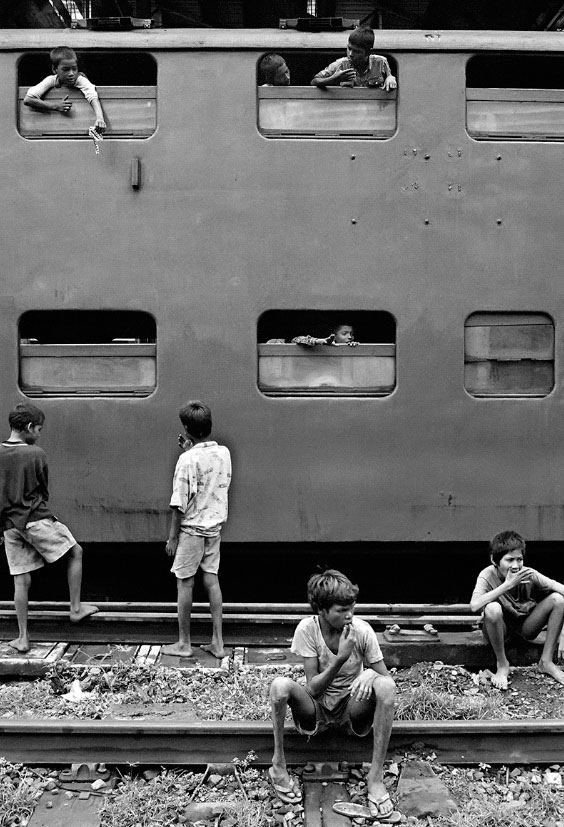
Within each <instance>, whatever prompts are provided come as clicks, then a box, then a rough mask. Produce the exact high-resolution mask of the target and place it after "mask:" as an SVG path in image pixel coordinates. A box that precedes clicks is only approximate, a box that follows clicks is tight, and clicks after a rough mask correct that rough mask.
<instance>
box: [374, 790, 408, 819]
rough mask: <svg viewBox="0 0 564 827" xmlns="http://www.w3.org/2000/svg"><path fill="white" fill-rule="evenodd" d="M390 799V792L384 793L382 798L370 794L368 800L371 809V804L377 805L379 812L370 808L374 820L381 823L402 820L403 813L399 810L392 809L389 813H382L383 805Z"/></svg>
mask: <svg viewBox="0 0 564 827" xmlns="http://www.w3.org/2000/svg"><path fill="white" fill-rule="evenodd" d="M389 800H390V796H389V795H388V793H386V795H383V796H382V798H379V799H378V800H376V799H375V798H373V797H372V796H371V795H370V793H369V794H368V802H369V807H368V808H369V809H370V804H373V805H374V806H375V807H376V810H377V812H376V813H373V812H372V811H371V810H370V816H369V818H371V819H373V820H374V821H379V822H380V823H381V824H397V823H398V822H399V821H401V813H398V811H397V810H391V811H390V812H389V813H387V814H384V813H382V805H383V804H385V803H386V801H389Z"/></svg>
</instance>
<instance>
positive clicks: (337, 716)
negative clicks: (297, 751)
mask: <svg viewBox="0 0 564 827" xmlns="http://www.w3.org/2000/svg"><path fill="white" fill-rule="evenodd" d="M304 689H305V690H306V692H307V694H308V695H309V696H310V698H311V700H312V701H313V703H314V706H315V727H314V728H313V729H312V730H307V729H304V728H303V727H302V726H301V724H300V722H299V721H297V720H296V719H295V718H294V726H295V727H296V729H297V730H298V732H299V733H300V735H307V736H308V737H310V738H311V736H312V735H317V734H318V733H320V732H325V730H326V729H336V728H342V729H345V730H346V732H348V733H349V734H350V735H358V736H359V737H360V738H364V736H365V735H368V733H369V732H370V730H371V729H372V720H373V716H371V720H370V723H369V724H368V726H367V727H366V729H365V730H364V732H356V731H355V729H354V727H353V723H352V721H351V710H350V700H351V697H350V695H345V697H344V698H342V699H341V700H340V701H339V703H338V704H337V706H336V707H334V708H333V709H327V707H325V706H323V704H320V703H319V701H318V700H317V699H316V698H314V697H313V695H312V694H311V693H310V692H309V691H308V690H307V689H306V687H304ZM372 697H374V695H372Z"/></svg>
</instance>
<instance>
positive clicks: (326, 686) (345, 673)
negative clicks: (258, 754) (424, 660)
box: [269, 569, 401, 823]
mask: <svg viewBox="0 0 564 827" xmlns="http://www.w3.org/2000/svg"><path fill="white" fill-rule="evenodd" d="M307 593H308V600H309V603H310V605H311V608H312V609H313V611H314V612H315V614H314V615H313V616H311V617H307V618H304V620H301V621H300V622H299V624H298V626H297V628H296V631H295V632H294V638H293V640H292V646H291V651H292V652H294V654H296V655H300V657H301V658H302V659H303V665H304V670H305V676H306V685H305V686H302V685H300V684H298V683H296V682H295V681H293V680H291V679H290V678H284V677H278V678H275V679H274V680H273V682H272V685H271V688H270V700H271V707H272V713H271V717H272V725H273V729H274V754H273V756H272V767H271V768H270V770H269V774H270V778H271V781H272V784H273V787H274V790H275V792H276V794H277V795H278V797H279V798H280V800H281V801H283V802H286V803H291V802H295V801H298V800H299V799H300V792H299V789H298V788H297V786H296V782H295V780H294V779H292V778H291V777H290V775H289V773H288V769H287V767H286V758H285V756H284V720H285V718H286V710H287V708H288V707H290V710H291V712H292V715H293V718H294V724H295V726H296V729H297V730H298V732H300V733H301V734H302V735H308V736H311V735H316V734H317V733H318V732H322V731H323V730H325V729H328V728H333V727H342V728H344V729H345V730H346V731H347V732H349V733H352V734H353V735H359V736H364V735H367V734H368V733H369V732H370V730H371V729H373V747H372V763H371V766H370V771H369V773H368V777H367V779H366V783H367V788H368V805H369V808H370V816H371V818H374V819H378V820H379V821H383V822H387V823H396V822H398V821H400V818H401V816H400V814H399V813H398V812H396V811H394V809H393V805H392V802H391V800H390V796H389V795H388V793H387V791H386V787H385V786H384V782H383V768H384V759H385V757H386V750H387V748H388V742H389V740H390V733H391V730H392V720H393V717H394V699H395V691H396V687H395V683H394V681H393V680H392V678H391V677H390V675H389V673H388V670H387V669H386V666H385V664H384V659H383V656H382V652H381V650H380V646H379V644H378V639H377V637H376V634H375V632H374V630H373V629H372V627H371V626H370V625H369V624H368V623H366V621H364V620H359V619H358V618H355V617H354V607H355V603H356V598H357V595H358V586H355V585H353V584H352V583H351V581H350V580H349V579H348V578H347V577H345V575H344V574H341V572H339V571H336V570H334V569H328V570H327V571H325V572H323V573H322V574H315V575H313V577H311V578H310V579H309V582H308V584H307Z"/></svg>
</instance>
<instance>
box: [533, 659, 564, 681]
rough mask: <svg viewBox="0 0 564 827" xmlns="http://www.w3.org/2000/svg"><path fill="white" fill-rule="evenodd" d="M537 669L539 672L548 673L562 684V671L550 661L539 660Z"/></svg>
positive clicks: (563, 675)
mask: <svg viewBox="0 0 564 827" xmlns="http://www.w3.org/2000/svg"><path fill="white" fill-rule="evenodd" d="M538 669H539V672H543V673H544V674H545V675H550V677H551V678H554V680H555V681H556V683H561V684H564V672H563V671H562V669H559V668H558V666H556V664H555V663H553V662H552V661H549V662H548V663H544V662H543V661H542V660H541V661H539V665H538Z"/></svg>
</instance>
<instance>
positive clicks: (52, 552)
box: [0, 402, 98, 652]
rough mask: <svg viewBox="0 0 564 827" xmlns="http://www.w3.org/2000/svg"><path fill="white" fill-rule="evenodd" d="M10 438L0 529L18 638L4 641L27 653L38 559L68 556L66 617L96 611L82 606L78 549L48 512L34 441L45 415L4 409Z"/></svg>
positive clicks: (0, 482) (0, 493)
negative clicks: (30, 597) (31, 589)
mask: <svg viewBox="0 0 564 827" xmlns="http://www.w3.org/2000/svg"><path fill="white" fill-rule="evenodd" d="M8 421H9V423H10V428H11V433H10V438H9V439H7V440H5V441H4V442H2V443H1V444H0V528H1V529H2V531H3V532H4V546H5V549H6V557H7V558H8V565H9V567H10V574H11V575H12V576H13V578H14V603H15V609H16V616H17V619H18V629H19V635H18V637H17V638H16V639H15V640H12V641H10V646H11V647H12V648H14V649H17V651H18V652H27V651H29V648H30V646H29V635H28V630H27V617H28V593H29V587H30V585H31V572H32V571H35V570H36V569H40V568H42V567H43V565H44V561H47V562H48V563H53V562H54V561H55V560H58V559H59V558H60V557H63V556H64V555H65V554H67V552H68V555H69V556H68V582H69V593H70V619H71V620H72V621H73V622H74V623H77V622H78V621H80V620H83V619H84V618H85V617H88V616H89V615H92V614H95V613H96V612H97V611H98V607H97V606H92V605H90V604H88V603H82V602H81V600H80V588H81V583H82V548H81V547H80V546H79V545H78V543H77V542H76V540H75V539H74V537H73V536H72V534H71V533H70V531H69V530H68V528H67V527H66V525H63V523H60V522H59V521H58V520H57V518H56V517H54V516H53V514H52V513H51V511H50V509H49V507H48V505H47V501H48V499H49V491H48V487H47V483H48V470H47V459H46V457H45V452H44V451H43V449H42V448H40V447H39V446H38V445H36V444H35V443H36V442H37V440H38V439H39V436H40V434H41V430H42V428H43V423H44V422H45V414H44V413H43V411H42V410H40V409H39V408H36V407H35V405H31V404H29V403H28V402H20V403H19V404H18V405H16V407H15V408H14V410H12V411H10V414H9V417H8Z"/></svg>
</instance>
